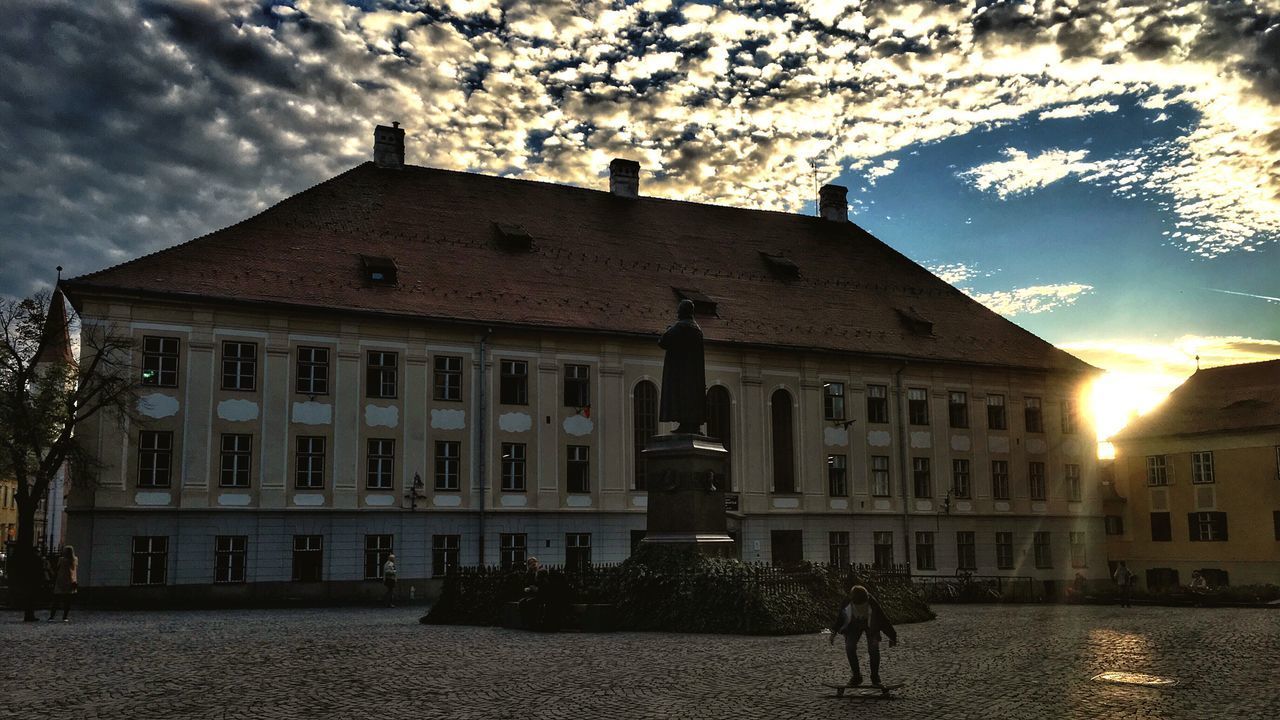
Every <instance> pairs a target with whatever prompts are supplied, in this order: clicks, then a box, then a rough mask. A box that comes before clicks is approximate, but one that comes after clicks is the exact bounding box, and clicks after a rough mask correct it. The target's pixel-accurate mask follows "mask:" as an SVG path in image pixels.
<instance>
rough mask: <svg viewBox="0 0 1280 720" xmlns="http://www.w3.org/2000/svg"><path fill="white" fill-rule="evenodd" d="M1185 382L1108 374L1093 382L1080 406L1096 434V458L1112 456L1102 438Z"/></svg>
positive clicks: (1157, 374)
mask: <svg viewBox="0 0 1280 720" xmlns="http://www.w3.org/2000/svg"><path fill="white" fill-rule="evenodd" d="M1185 379H1186V378H1184V377H1182V376H1180V375H1176V374H1172V373H1160V372H1145V373H1144V372H1123V371H1121V372H1118V371H1110V372H1107V373H1106V374H1104V375H1102V376H1101V377H1099V378H1098V379H1097V380H1096V381H1094V383H1093V384H1092V385H1091V386H1089V387H1088V388H1087V389H1086V390H1085V392H1084V407H1085V408H1086V411H1087V412H1088V413H1089V417H1090V418H1091V420H1092V422H1093V426H1094V429H1095V430H1096V431H1097V433H1098V457H1100V458H1111V457H1114V456H1115V449H1114V448H1113V447H1112V446H1111V443H1109V442H1106V439H1107V438H1109V437H1111V436H1112V435H1114V434H1115V433H1116V432H1118V431H1119V430H1120V429H1121V428H1123V427H1124V426H1125V425H1126V424H1128V423H1129V421H1130V420H1132V419H1133V418H1135V417H1137V416H1139V415H1142V414H1145V413H1147V412H1149V411H1151V410H1152V409H1153V408H1155V407H1156V406H1157V405H1159V404H1160V403H1161V401H1163V400H1164V399H1165V398H1166V397H1168V395H1169V393H1170V392H1171V391H1172V390H1173V389H1174V388H1176V387H1177V386H1178V385H1179V384H1181V383H1182V381H1183V380H1185Z"/></svg>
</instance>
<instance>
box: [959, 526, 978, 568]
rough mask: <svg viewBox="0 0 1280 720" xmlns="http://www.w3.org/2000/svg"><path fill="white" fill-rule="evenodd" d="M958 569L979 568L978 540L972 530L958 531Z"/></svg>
mask: <svg viewBox="0 0 1280 720" xmlns="http://www.w3.org/2000/svg"><path fill="white" fill-rule="evenodd" d="M956 569H957V570H977V569H978V540H977V534H976V533H974V532H973V531H972V530H961V531H959V532H957V533H956Z"/></svg>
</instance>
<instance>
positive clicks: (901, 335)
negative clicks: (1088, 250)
mask: <svg viewBox="0 0 1280 720" xmlns="http://www.w3.org/2000/svg"><path fill="white" fill-rule="evenodd" d="M499 224H500V225H501V226H502V229H501V231H500V230H499ZM516 226H518V227H516ZM519 228H522V229H523V230H524V231H526V232H527V233H528V235H529V236H530V237H531V238H532V245H531V247H527V246H526V245H524V244H523V242H524V241H523V238H522V236H521V234H520V233H519ZM769 255H772V256H775V257H776V256H779V255H780V256H783V257H785V258H786V259H787V260H790V261H791V262H792V263H794V264H795V265H796V266H797V268H798V269H799V277H789V276H788V274H787V272H783V271H782V270H783V269H785V268H781V266H780V265H779V264H778V263H777V262H773V261H770V260H769V258H768V257H766V256H769ZM362 256H372V257H387V258H391V259H393V260H394V262H395V273H396V285H395V286H391V287H387V286H371V285H370V284H369V283H367V282H365V281H364V279H363V276H362V268H365V267H366V265H365V264H363V262H364V261H362ZM783 264H784V265H785V263H783ZM64 285H65V287H67V289H68V293H69V294H70V296H71V297H72V299H73V300H74V301H76V302H77V303H78V302H79V300H78V297H79V296H81V295H82V294H86V293H92V292H94V291H96V290H99V289H102V290H113V291H127V292H141V293H162V294H166V295H171V296H182V297H189V298H192V299H217V300H235V301H248V302H263V303H286V304H291V305H296V306H305V307H311V308H320V309H349V310H355V311H368V312H374V313H380V314H394V315H400V316H407V317H412V318H415V319H435V320H447V321H461V322H467V323H484V324H491V325H495V326H501V325H514V326H525V327H533V328H559V329H576V330H585V331H597V332H609V333H624V334H645V335H656V334H657V333H659V332H661V331H662V329H663V328H665V327H666V326H667V325H668V324H670V323H671V322H672V320H673V319H674V317H675V306H676V302H677V299H678V298H677V295H676V290H675V288H680V289H682V290H686V291H688V290H692V291H696V292H699V293H702V294H703V295H705V296H707V297H709V298H710V299H711V300H712V301H714V302H715V307H716V312H717V314H718V316H719V317H699V323H700V324H701V325H702V328H703V331H704V333H705V334H706V337H707V340H708V341H709V342H725V343H741V344H751V345H764V346H781V347H788V348H804V349H815V350H830V351H838V352H854V353H872V354H879V355H890V356H898V357H903V356H905V357H910V358H918V359H928V360H941V361H959V362H972V363H981V364H995V365H1005V366H1018V367H1028V368H1040V369H1053V370H1069V371H1091V370H1093V368H1092V367H1091V366H1089V365H1087V364H1085V363H1084V362H1082V361H1080V360H1078V359H1076V358H1075V357H1072V356H1071V355H1069V354H1067V353H1065V352H1063V351H1061V350H1058V349H1057V348H1054V347H1053V346H1052V345H1050V344H1049V343H1047V342H1045V341H1043V340H1041V339H1040V338H1037V337H1036V336H1034V335H1032V334H1031V333H1029V332H1027V331H1026V330H1023V329H1022V328H1020V327H1018V326H1016V325H1014V324H1013V323H1011V322H1009V321H1008V320H1005V319H1004V318H1002V317H1000V316H999V315H997V314H996V313H993V312H991V311H990V310H987V309H986V308H984V307H983V306H981V305H979V304H978V303H976V302H974V301H973V300H971V299H970V298H968V297H967V296H965V295H964V294H963V293H961V292H960V291H958V290H956V289H955V288H953V287H951V286H950V285H948V284H946V283H945V282H943V281H942V280H940V279H938V278H937V277H935V276H934V275H932V274H931V273H930V272H929V271H927V270H925V269H924V268H922V267H920V266H919V265H916V264H915V263H914V262H912V261H910V260H908V259H907V258H906V257H904V256H903V255H901V254H899V253H898V252H896V251H895V250H893V249H892V248H890V247H889V246H887V245H885V244H884V243H882V242H880V241H879V240H877V239H875V238H874V237H872V236H871V235H870V234H868V233H867V232H865V231H864V230H862V229H861V228H859V227H858V226H856V225H854V224H853V223H838V222H831V221H828V220H823V219H821V218H817V217H809V216H801V215H794V214H788V213H780V212H768V211H761V210H748V209H741V208H731V207H723V206H716V205H704V204H698V203H691V202H680V201H674V200H664V199H660V198H653V197H640V198H623V197H618V196H615V195H612V194H610V193H608V192H603V191H596V190H588V189H583V188H577V187H571V186H566V185H555V184H550V183H541V182H532V181H527V180H515V179H510V178H500V177H492V176H486V175H478V174H471V173H462V172H453V171H447V170H437V169H430V168H420V167H405V168H404V169H399V170H397V169H383V168H378V167H376V166H375V165H374V164H373V163H364V164H362V165H359V166H357V167H355V168H352V169H351V170H348V171H347V172H345V173H342V174H341V175H338V176H337V177H334V178H333V179H331V180H328V181H326V182H323V183H321V184H319V185H316V186H315V187H313V188H311V189H309V190H306V191H304V192H301V193H299V194H297V195H295V196H293V197H290V198H288V199H286V200H284V201H282V202H280V203H279V204H277V205H275V206H274V207H271V208H269V209H267V210H266V211H264V212H262V213H260V214H258V215H256V216H254V217H252V218H249V219H248V220H245V221H243V222H241V223H238V224H236V225H233V226H231V227H228V228H225V229H223V230H219V231H217V232H214V233H211V234H209V235H206V236H204V237H201V238H198V239H196V240H193V241H191V242H188V243H185V244H183V245H179V246H176V247H173V248H169V249H167V250H163V251H160V252H157V253H154V254H152V255H148V256H145V257H142V258H138V259H136V260H133V261H130V262H127V263H124V264H122V265H118V266H116V267H113V268H109V269H107V270H102V271H100V272H96V273H93V274H90V275H84V276H81V277H79V278H75V279H73V280H70V281H65V283H64Z"/></svg>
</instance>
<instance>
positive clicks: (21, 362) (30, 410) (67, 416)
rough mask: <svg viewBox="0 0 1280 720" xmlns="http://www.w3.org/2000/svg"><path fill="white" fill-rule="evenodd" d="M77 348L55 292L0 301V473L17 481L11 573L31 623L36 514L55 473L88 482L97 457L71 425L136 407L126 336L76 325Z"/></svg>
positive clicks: (37, 572) (35, 595)
mask: <svg viewBox="0 0 1280 720" xmlns="http://www.w3.org/2000/svg"><path fill="white" fill-rule="evenodd" d="M80 330H81V331H80V333H79V340H80V353H79V357H78V358H77V357H75V356H74V354H73V353H72V352H71V349H70V347H69V346H68V342H67V341H68V337H69V334H70V331H71V328H70V327H68V325H67V316H66V310H65V304H64V300H63V297H62V293H61V292H54V293H49V292H40V293H37V294H35V295H33V296H32V297H29V298H25V299H21V300H15V299H3V300H0V474H5V475H11V476H12V477H13V478H15V479H16V480H17V483H18V487H17V493H16V495H15V499H16V501H17V505H18V535H17V538H16V545H15V547H14V552H13V557H12V558H11V564H10V568H11V570H12V571H13V572H11V573H10V577H11V582H12V587H13V590H14V591H15V599H16V600H17V601H18V605H19V606H20V607H22V609H23V610H24V614H25V619H26V620H35V619H36V618H35V605H36V603H37V602H38V601H39V599H40V588H41V584H42V583H41V580H42V561H41V559H40V558H39V557H38V556H37V552H36V538H35V518H36V511H37V509H38V508H39V506H40V501H41V500H43V499H44V498H45V497H46V496H47V495H48V493H49V487H50V485H51V484H52V483H53V481H54V479H55V478H56V477H57V475H58V472H59V470H61V469H62V468H63V467H66V468H67V470H68V471H67V473H66V477H67V480H68V482H75V483H90V482H92V481H93V478H94V476H95V472H94V471H95V469H96V468H97V467H99V463H98V460H97V458H96V457H94V456H93V455H92V453H90V452H88V451H87V450H86V448H85V447H84V446H82V445H81V444H79V443H77V442H76V438H75V430H76V427H77V426H80V425H82V424H83V423H84V422H85V421H86V420H88V419H89V418H92V417H94V416H95V415H98V414H99V413H102V414H103V416H104V418H106V417H111V418H114V419H115V420H116V421H117V422H123V421H124V420H125V419H126V418H128V417H131V416H132V414H133V412H134V407H135V405H136V397H137V392H136V385H135V382H134V377H135V374H134V372H133V368H132V366H131V362H132V353H131V352H130V350H131V347H132V341H131V340H130V339H129V338H128V337H127V336H121V335H117V334H115V333H113V332H111V331H110V328H106V327H98V326H92V327H88V328H81V329H80Z"/></svg>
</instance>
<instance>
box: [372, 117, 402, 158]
mask: <svg viewBox="0 0 1280 720" xmlns="http://www.w3.org/2000/svg"><path fill="white" fill-rule="evenodd" d="M373 164H374V165H377V166H378V167H382V168H402V167H404V128H402V127H400V123H398V122H393V123H391V127H387V126H386V125H379V126H377V127H375V128H374V129H373Z"/></svg>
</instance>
